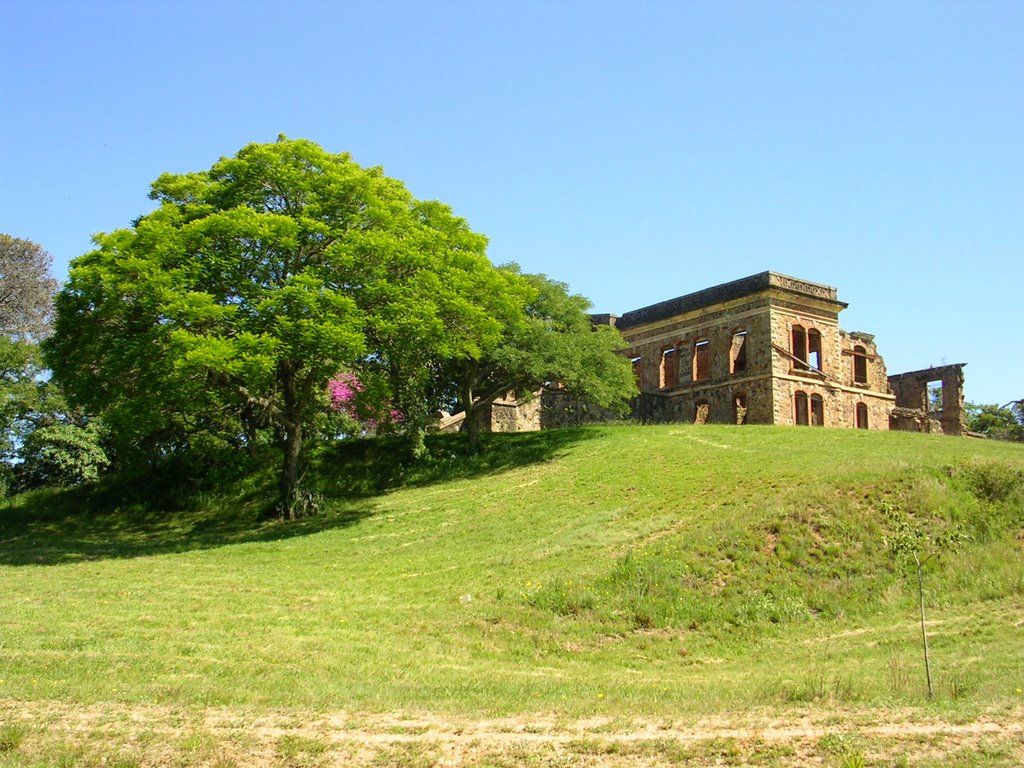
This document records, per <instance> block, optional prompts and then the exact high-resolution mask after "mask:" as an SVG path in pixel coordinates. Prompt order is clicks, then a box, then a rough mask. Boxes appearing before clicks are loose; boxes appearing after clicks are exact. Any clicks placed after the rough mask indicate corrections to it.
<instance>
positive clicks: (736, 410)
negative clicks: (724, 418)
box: [732, 392, 747, 424]
mask: <svg viewBox="0 0 1024 768" xmlns="http://www.w3.org/2000/svg"><path fill="white" fill-rule="evenodd" d="M732 421H733V424H746V423H747V396H746V394H745V393H743V392H740V393H738V394H736V395H734V396H733V398H732Z"/></svg>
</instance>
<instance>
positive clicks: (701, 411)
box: [693, 400, 711, 424]
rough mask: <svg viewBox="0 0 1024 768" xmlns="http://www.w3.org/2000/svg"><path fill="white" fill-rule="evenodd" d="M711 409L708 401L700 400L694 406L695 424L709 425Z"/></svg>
mask: <svg viewBox="0 0 1024 768" xmlns="http://www.w3.org/2000/svg"><path fill="white" fill-rule="evenodd" d="M710 411H711V408H710V406H709V405H708V401H707V400H698V401H697V402H696V403H695V404H694V406H693V423H694V424H707V423H708V414H709V413H710Z"/></svg>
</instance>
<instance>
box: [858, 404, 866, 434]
mask: <svg viewBox="0 0 1024 768" xmlns="http://www.w3.org/2000/svg"><path fill="white" fill-rule="evenodd" d="M867 428H868V407H867V406H866V405H865V404H864V403H857V429H867Z"/></svg>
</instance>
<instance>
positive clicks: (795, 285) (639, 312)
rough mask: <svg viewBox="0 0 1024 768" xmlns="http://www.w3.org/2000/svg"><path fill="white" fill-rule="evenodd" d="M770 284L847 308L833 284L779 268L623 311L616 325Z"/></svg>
mask: <svg viewBox="0 0 1024 768" xmlns="http://www.w3.org/2000/svg"><path fill="white" fill-rule="evenodd" d="M770 288H777V289H780V290H783V291H788V292H790V293H795V294H800V295H804V296H810V297H812V298H815V299H818V300H823V301H827V302H830V303H832V304H836V305H837V306H838V307H839V309H845V308H846V307H847V306H848V305H847V304H846V303H845V302H842V301H839V300H838V298H837V291H836V289H835V288H834V287H833V286H831V285H824V284H822V283H813V282H811V281H810V280H802V279H800V278H798V277H790V276H789V275H783V274H781V273H779V272H772V271H765V272H759V273H757V274H756V275H750V276H749V277H741V278H740V279H739V280H732V281H730V282H728V283H722V284H721V285H716V286H713V287H711V288H705V289H704V290H701V291H696V292H695V293H688V294H686V295H685V296H679V297H677V298H674V299H669V300H667V301H662V302H659V303H657V304H651V305H650V306H647V307H641V308H640V309H634V310H631V311H629V312H626V313H625V314H623V315H622V317H620V318H619V319H618V320H617V322H616V323H615V325H616V327H618V328H620V329H623V328H633V327H636V326H638V325H646V324H647V323H655V322H658V321H659V320H665V319H667V318H670V317H674V316H676V315H681V314H683V313H685V312H693V311H695V310H698V309H703V308H704V307H708V306H711V305H712V304H719V303H721V302H723V301H730V300H732V299H739V298H742V297H744V296H749V295H752V294H755V293H760V292H761V291H765V290H768V289H770Z"/></svg>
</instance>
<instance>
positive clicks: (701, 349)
mask: <svg viewBox="0 0 1024 768" xmlns="http://www.w3.org/2000/svg"><path fill="white" fill-rule="evenodd" d="M710 377H711V343H710V342H709V341H708V340H707V339H703V340H701V341H698V342H697V343H696V344H694V345H693V380H694V381H702V380H704V379H707V378H710Z"/></svg>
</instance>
